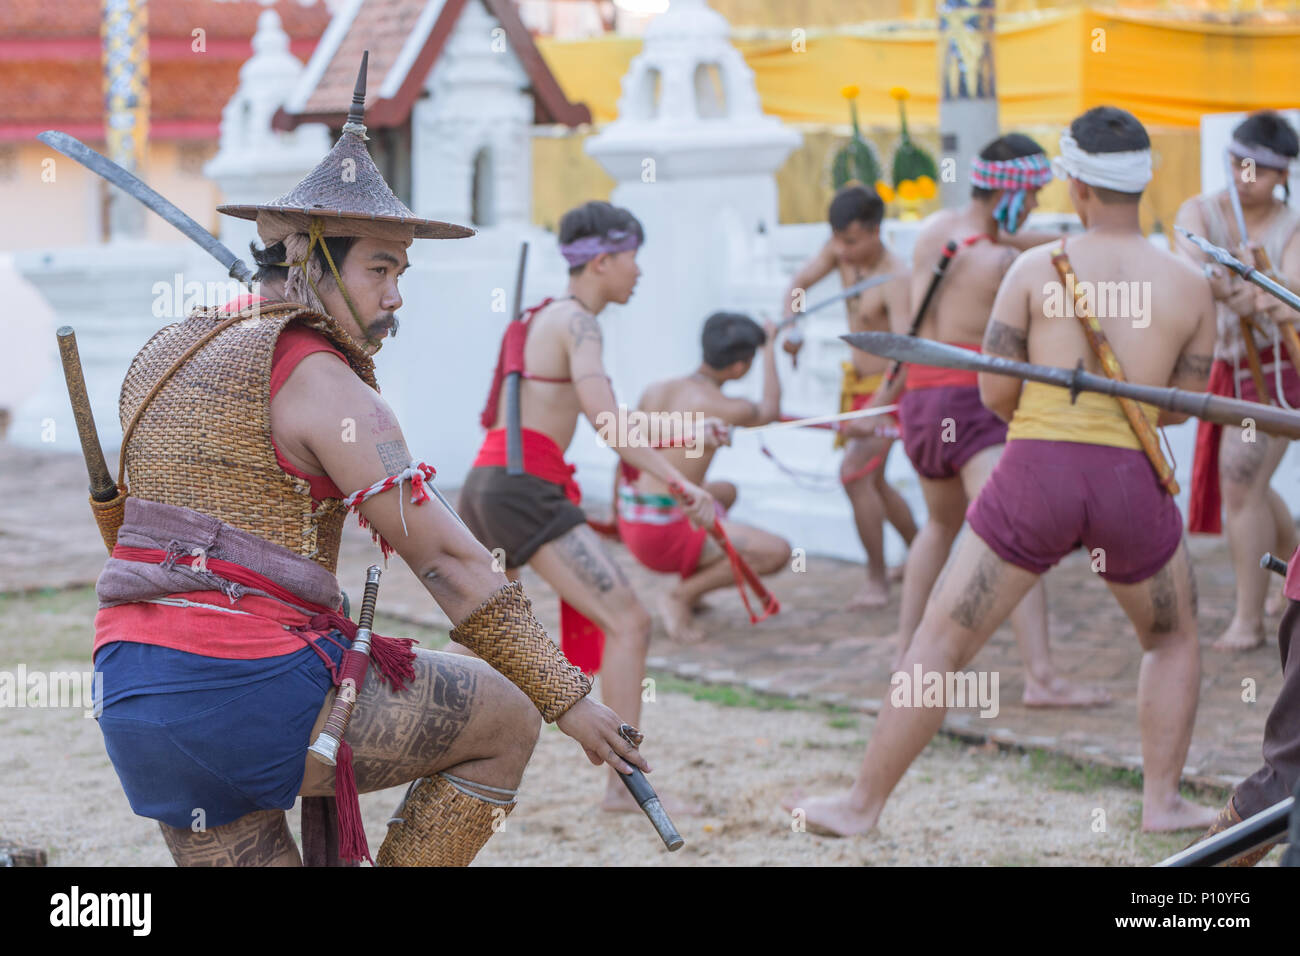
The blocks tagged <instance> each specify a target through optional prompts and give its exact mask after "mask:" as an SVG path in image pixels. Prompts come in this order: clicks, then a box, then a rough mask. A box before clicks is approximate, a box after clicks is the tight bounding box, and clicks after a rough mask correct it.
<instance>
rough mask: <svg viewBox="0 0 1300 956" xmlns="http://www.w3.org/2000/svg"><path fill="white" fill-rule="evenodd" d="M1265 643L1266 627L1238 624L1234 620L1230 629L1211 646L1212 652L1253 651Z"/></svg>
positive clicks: (1260, 624) (1229, 626) (1234, 619)
mask: <svg viewBox="0 0 1300 956" xmlns="http://www.w3.org/2000/svg"><path fill="white" fill-rule="evenodd" d="M1263 643H1264V625H1263V624H1262V623H1259V624H1256V625H1254V626H1253V627H1252V626H1250V625H1243V624H1239V623H1237V619H1236V618H1233V620H1232V623H1231V624H1229V625H1228V629H1227V630H1226V631H1224V632H1223V634H1222V635H1221V636H1220V637H1219V639H1218V640H1217V641H1215V642H1214V643H1213V644H1211V645H1210V648H1211V649H1212V650H1216V651H1251V650H1254V649H1255V648H1257V647H1259V646H1260V645H1261V644H1263Z"/></svg>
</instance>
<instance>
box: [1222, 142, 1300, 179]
mask: <svg viewBox="0 0 1300 956" xmlns="http://www.w3.org/2000/svg"><path fill="white" fill-rule="evenodd" d="M1228 152H1230V153H1232V155H1233V156H1236V157H1237V158H1238V159H1253V160H1254V161H1255V162H1256V163H1258V164H1259V165H1260V166H1263V167H1264V168H1265V169H1280V170H1282V171H1284V172H1285V171H1286V170H1287V169H1288V168H1290V166H1291V157H1289V156H1283V155H1282V154H1281V153H1276V152H1274V151H1273V150H1271V149H1269V148H1268V147H1267V146H1261V145H1260V144H1258V143H1243V142H1242V141H1241V140H1239V139H1234V140H1233V141H1232V142H1231V143H1229V144H1228Z"/></svg>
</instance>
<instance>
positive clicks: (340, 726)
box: [307, 564, 383, 767]
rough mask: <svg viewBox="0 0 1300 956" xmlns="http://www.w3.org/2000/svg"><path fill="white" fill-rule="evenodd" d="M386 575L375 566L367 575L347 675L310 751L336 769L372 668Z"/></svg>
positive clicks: (346, 662) (347, 658) (345, 669)
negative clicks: (372, 631)
mask: <svg viewBox="0 0 1300 956" xmlns="http://www.w3.org/2000/svg"><path fill="white" fill-rule="evenodd" d="M382 573H383V572H382V571H381V570H380V569H379V568H378V567H377V566H375V565H373V564H372V565H371V566H370V567H369V568H368V569H367V571H366V590H365V594H364V595H363V596H362V598H361V615H360V619H359V621H358V623H357V633H356V636H355V637H353V638H352V646H351V647H350V648H349V649H348V650H347V652H346V653H345V654H344V667H343V673H342V676H341V678H340V680H339V689H338V693H337V694H335V696H334V706H333V707H331V708H330V714H329V717H327V718H326V719H325V726H324V727H323V728H322V729H321V732H320V734H318V735H317V737H316V740H315V741H314V742H313V743H312V745H311V746H310V747H308V748H307V751H308V753H311V754H313V755H314V756H315V757H316V758H317V759H319V760H320V761H321V762H322V763H325V764H328V765H329V766H331V767H333V766H335V765H336V764H337V763H338V751H339V745H340V744H341V743H342V742H343V735H344V734H346V733H347V731H348V724H349V723H350V722H351V721H352V711H353V708H355V707H356V704H357V697H358V696H359V695H360V693H361V687H362V685H363V684H364V683H365V679H366V668H367V667H369V666H370V627H371V624H373V623H374V619H375V602H376V601H377V600H378V598H379V576H380V575H381V574H382Z"/></svg>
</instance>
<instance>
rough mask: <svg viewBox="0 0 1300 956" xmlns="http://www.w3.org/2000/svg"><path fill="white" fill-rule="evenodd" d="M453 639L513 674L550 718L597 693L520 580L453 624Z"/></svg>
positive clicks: (516, 680)
mask: <svg viewBox="0 0 1300 956" xmlns="http://www.w3.org/2000/svg"><path fill="white" fill-rule="evenodd" d="M451 639H452V640H453V641H456V642H457V643H459V644H463V645H465V646H466V647H468V648H469V649H470V650H471V651H473V652H474V653H475V654H477V655H478V656H479V657H481V658H483V659H484V660H485V661H487V662H488V663H489V664H491V665H492V666H493V667H494V668H496V670H498V671H500V672H501V673H502V674H503V675H504V676H506V677H508V678H509V679H510V681H511V683H513V684H514V685H515V686H516V687H518V688H519V689H520V690H522V691H523V692H524V693H525V694H527V695H528V699H529V700H531V701H532V702H533V703H534V704H535V705H536V706H537V709H538V710H539V711H541V714H542V719H543V720H545V721H546V722H547V723H550V722H552V721H554V720H557V719H558V718H560V717H562V716H563V715H564V713H565V711H567V710H568V709H569V708H570V707H572V706H573V705H574V704H576V703H577V702H578V701H580V700H582V698H584V697H586V696H587V694H589V693H591V680H590V679H589V678H588V677H587V675H586V674H584V673H583V672H582V671H580V670H579V669H578V668H576V667H574V666H573V665H572V664H570V663H569V661H568V659H567V658H565V656H564V655H563V654H562V653H561V652H560V649H559V648H558V647H556V646H555V642H554V641H552V640H551V639H550V638H549V637H547V636H546V629H545V628H543V627H542V625H541V624H540V623H539V622H538V620H537V618H536V617H535V616H534V615H533V606H532V604H531V603H530V602H529V600H528V598H527V597H526V596H525V595H524V588H523V585H522V584H520V583H519V582H518V581H512V582H511V583H510V584H507V585H506V586H505V587H503V588H501V590H499V591H497V592H496V593H495V594H493V595H492V596H491V597H490V598H488V599H487V600H486V601H484V602H483V603H482V604H480V605H479V606H478V607H476V608H475V609H474V611H473V612H472V613H471V614H470V615H469V617H467V618H465V620H463V621H461V622H460V624H458V625H457V626H456V627H455V628H453V629H452V632H451Z"/></svg>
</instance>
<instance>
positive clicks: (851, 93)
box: [840, 83, 860, 100]
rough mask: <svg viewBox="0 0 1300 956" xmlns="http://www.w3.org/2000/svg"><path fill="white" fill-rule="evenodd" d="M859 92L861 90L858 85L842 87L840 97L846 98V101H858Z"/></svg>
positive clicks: (852, 84)
mask: <svg viewBox="0 0 1300 956" xmlns="http://www.w3.org/2000/svg"><path fill="white" fill-rule="evenodd" d="M859 92H860V90H859V89H858V85H857V84H856V83H850V84H849V85H848V86H841V87H840V96H842V97H844V98H845V99H846V100H856V99H857V98H858V93H859Z"/></svg>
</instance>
